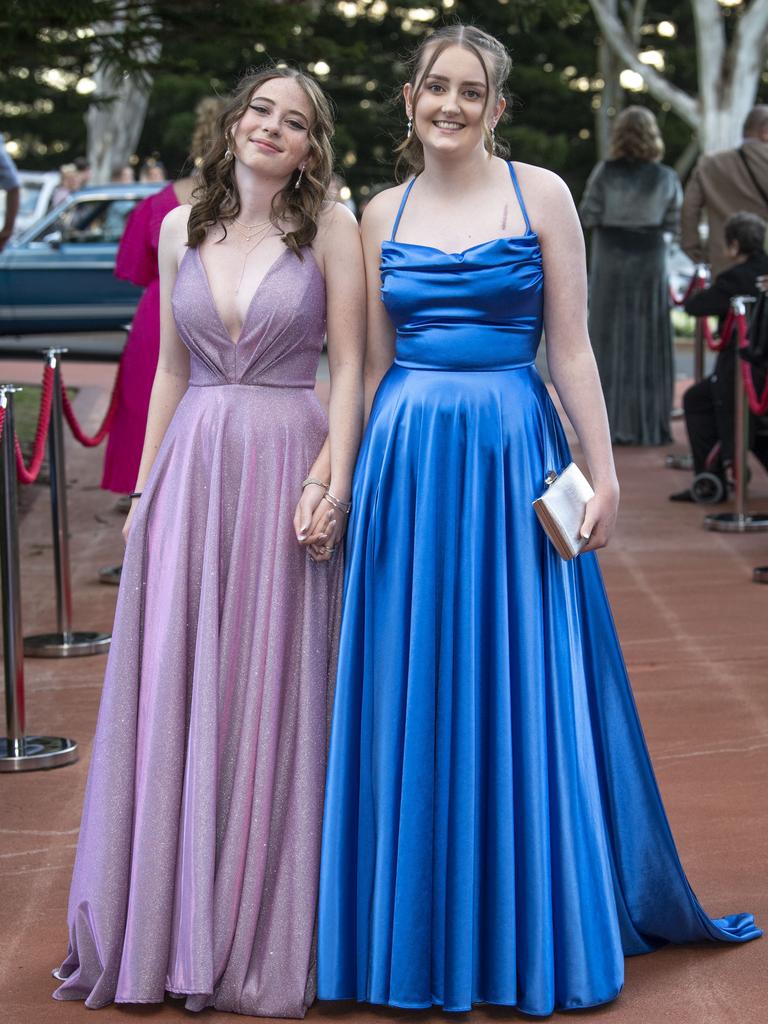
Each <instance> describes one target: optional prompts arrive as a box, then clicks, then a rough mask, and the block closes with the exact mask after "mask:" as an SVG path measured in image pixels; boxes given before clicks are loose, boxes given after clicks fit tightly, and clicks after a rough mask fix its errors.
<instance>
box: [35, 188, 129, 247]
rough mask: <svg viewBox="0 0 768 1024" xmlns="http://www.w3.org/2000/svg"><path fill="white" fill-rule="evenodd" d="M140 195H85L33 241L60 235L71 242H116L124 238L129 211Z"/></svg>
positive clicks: (62, 238)
mask: <svg viewBox="0 0 768 1024" xmlns="http://www.w3.org/2000/svg"><path fill="white" fill-rule="evenodd" d="M137 202H138V198H137V197H134V196H131V197H130V198H125V199H123V198H120V199H97V198H94V199H83V200H81V201H80V202H77V203H73V204H72V205H71V206H68V207H67V208H66V209H65V210H63V211H62V212H61V213H60V214H59V216H58V217H57V218H56V220H55V221H53V222H52V223H49V224H48V225H46V227H44V228H42V229H41V230H40V232H38V234H37V235H35V237H34V239H32V241H35V242H42V241H45V240H46V239H48V238H50V236H51V235H58V236H59V237H60V240H61V241H62V242H66V243H67V244H78V243H85V242H89V243H91V244H93V243H98V242H102V243H112V244H114V243H116V242H119V241H120V238H121V237H122V234H123V229H124V227H125V222H126V220H127V218H128V214H129V213H130V212H131V210H132V209H133V208H134V206H135V205H136V203H137Z"/></svg>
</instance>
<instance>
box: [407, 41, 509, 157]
mask: <svg viewBox="0 0 768 1024" xmlns="http://www.w3.org/2000/svg"><path fill="white" fill-rule="evenodd" d="M449 46H459V47H461V49H463V50H469V52H470V53H473V54H474V55H475V56H476V57H477V59H478V60H479V61H480V65H481V67H482V69H483V74H484V75H485V87H486V93H485V107H484V109H483V114H484V115H485V114H486V113H487V111H488V110H489V108H492V107H493V106H494V105H495V104H496V103H498V101H499V100H500V99H501V98H502V97H503V96H504V86H505V84H506V81H507V79H508V78H509V75H510V72H511V70H512V58H511V57H510V56H509V54H508V53H507V50H506V49H505V47H504V45H503V44H502V43H500V42H499V40H498V39H496V37H495V36H492V35H490V33H488V32H484V31H483V30H482V29H481V28H476V27H475V26H474V25H461V24H454V25H445V26H444V27H443V28H439V29H437V31H435V32H433V33H432V35H430V36H427V37H426V39H424V41H423V42H422V43H420V44H419V46H418V47H417V48H416V49H415V50H414V52H413V53H412V54H411V56H410V58H409V60H408V69H409V71H410V77H409V81H410V83H411V89H412V94H411V95H412V97H413V99H412V101H411V105H412V108H413V110H414V112H415V111H416V103H417V102H418V99H419V94H420V93H421V90H422V89H423V88H424V83H425V81H426V80H427V75H428V74H429V73H430V71H431V70H432V68H433V67H434V66H435V61H436V60H437V58H438V57H439V56H440V54H441V53H442V52H443V51H444V50H447V49H448V47H449ZM483 134H484V136H485V148H486V150H487V151H488V153H489V154H490V155H491V156H493V155H494V153H498V154H499V155H500V156H506V155H507V154H508V152H509V150H508V148H507V146H506V144H505V143H504V142H502V141H501V140H499V139H496V140H494V138H493V136H492V134H491V132H490V131H489V130H488V125H487V124H486V123H485V121H483ZM395 153H397V162H396V164H395V171H396V173H397V174H398V176H401V174H402V172H403V170H404V172H405V174H406V175H411V174H421V172H422V171H423V170H424V147H423V145H422V143H421V139H420V138H419V137H418V135H417V134H416V132H415V131H412V132H411V134H410V135H408V136H406V137H405V138H404V139H403V140H402V141H401V142H400V143H399V144H398V145H397V146H396V147H395Z"/></svg>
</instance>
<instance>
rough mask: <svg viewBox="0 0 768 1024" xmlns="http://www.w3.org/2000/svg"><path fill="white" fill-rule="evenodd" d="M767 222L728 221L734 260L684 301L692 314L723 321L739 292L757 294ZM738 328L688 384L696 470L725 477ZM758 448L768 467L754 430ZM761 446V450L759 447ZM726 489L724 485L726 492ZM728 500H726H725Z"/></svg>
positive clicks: (752, 218) (752, 217)
mask: <svg viewBox="0 0 768 1024" xmlns="http://www.w3.org/2000/svg"><path fill="white" fill-rule="evenodd" d="M765 237H766V222H765V221H764V220H763V219H762V217H758V216H757V214H754V213H735V214H733V216H732V217H729V218H728V220H727V221H726V223H725V242H726V247H727V249H726V251H727V253H728V256H729V257H730V259H731V260H733V263H732V265H731V266H730V267H728V269H727V270H724V271H723V272H722V273H721V274H718V275H717V277H716V278H715V280H714V281H713V282H712V284H711V285H710V287H709V288H704V289H703V290H702V291H700V292H696V293H695V294H694V295H692V296H691V297H690V298H689V299H688V300H687V301H686V303H685V311H686V313H690V314H691V315H692V316H719V317H720V323H721V326H722V324H723V321H724V320H725V317H726V316H727V315H728V311H729V310H730V304H731V299H732V298H734V296H736V295H755V296H756V295H757V294H758V285H757V279H758V277H761V276H762V275H766V274H768V255H766V252H765V249H764V241H765ZM735 350H736V342H735V333H734V335H733V336H732V340H731V344H729V345H728V346H727V347H726V348H724V349H723V350H722V351H721V352H718V354H717V361H716V363H715V368H714V372H713V373H711V374H710V375H709V377H705V378H704V379H703V380H700V381H699V382H698V383H697V384H694V385H692V387H690V388H688V390H687V391H686V392H685V395H684V396H683V410H684V412H685V426H686V429H687V430H688V440H689V442H690V445H691V452H692V454H693V469H694V473H696V474H698V473H703V472H705V471H707V470H709V471H710V472H714V473H716V474H717V475H719V476H721V477H722V478H723V484H724V485H725V476H726V473H727V471H728V469H729V467H730V465H731V464H732V462H733V417H734V407H733V395H734V387H735V381H734V372H735V369H736V358H735ZM755 439H756V441H755V445H753V450H754V451H755V454H756V455H757V456H758V458H760V460H761V461H762V462H763V464H764V465H765V466H766V468H768V450H763V449H765V448H766V438H765V435H755ZM718 442H719V443H720V454H719V457H718V460H717V462H716V464H715V465H714V466H712V467H709V466H707V461H706V460H707V456H708V455H709V454H710V452H711V451H712V450H713V448H714V447H715V445H716V444H717V443H718ZM758 449H759V450H758ZM726 492H727V488H726V487H725V486H724V487H723V493H724V494H726ZM669 498H670V501H693V500H694V499H693V495H692V493H691V491H690V490H685V491H679V492H678V493H677V494H670V496H669ZM723 500H725V499H723Z"/></svg>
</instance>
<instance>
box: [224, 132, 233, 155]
mask: <svg viewBox="0 0 768 1024" xmlns="http://www.w3.org/2000/svg"><path fill="white" fill-rule="evenodd" d="M226 139H227V151H226V153H225V154H224V159H225V160H234V158H235V154H234V153H233V152H232V145H233V143H232V136H231V135H230V134H229V132H227V135H226Z"/></svg>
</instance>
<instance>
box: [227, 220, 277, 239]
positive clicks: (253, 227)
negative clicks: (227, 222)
mask: <svg viewBox="0 0 768 1024" xmlns="http://www.w3.org/2000/svg"><path fill="white" fill-rule="evenodd" d="M232 223H233V224H234V225H235V227H236V228H237V230H238V231H239V232H240V234H241V235H243V237H244V238H245V239H246V240H250V239H251V238H253V237H255V235H257V234H258V233H259V231H260V230H261V229H262V228H264V227H265V225H267V224H271V223H272V221H271V220H260V221H258V223H256V224H243V222H242V221H239V220H238V219H237V217H233V218H232Z"/></svg>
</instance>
